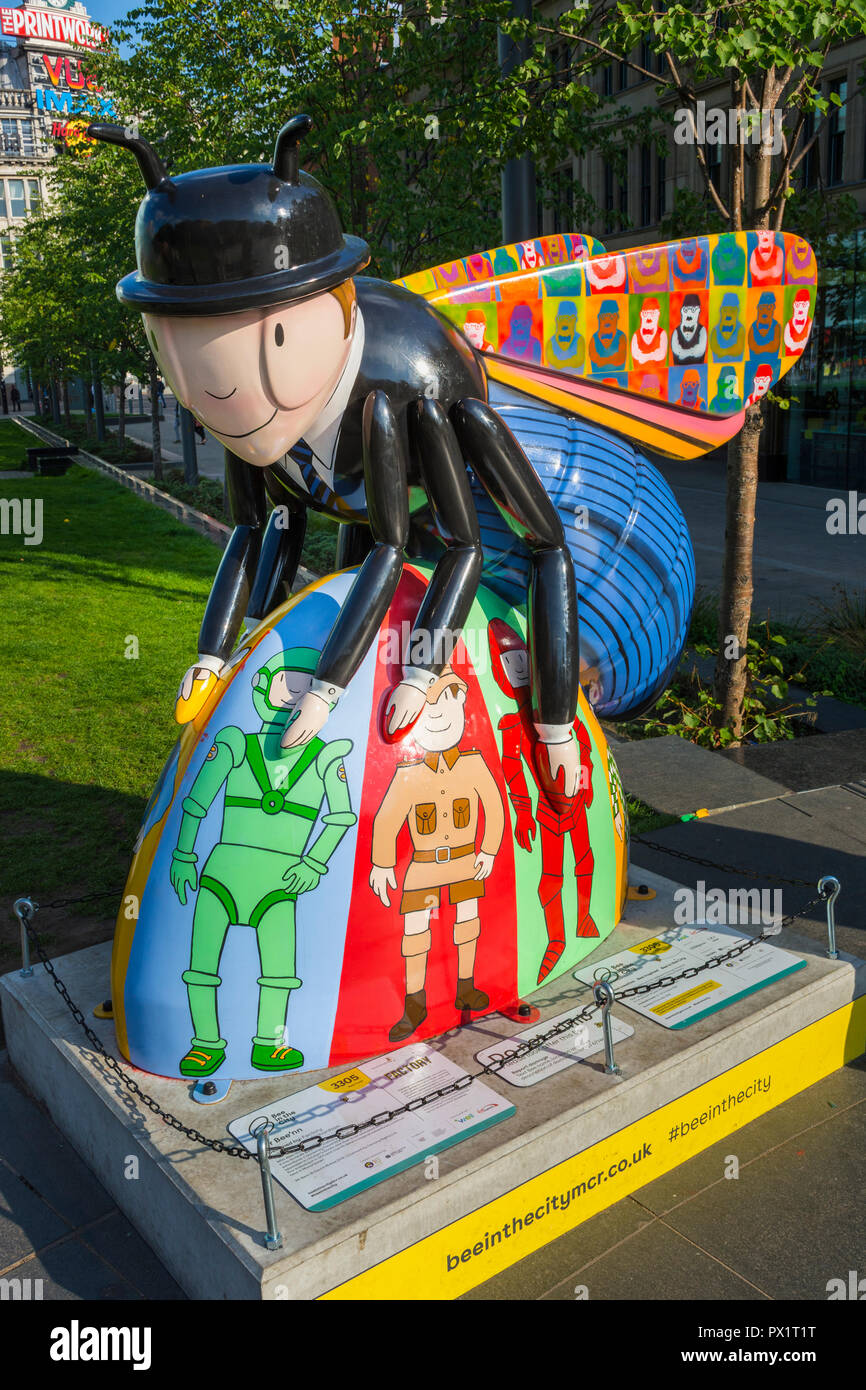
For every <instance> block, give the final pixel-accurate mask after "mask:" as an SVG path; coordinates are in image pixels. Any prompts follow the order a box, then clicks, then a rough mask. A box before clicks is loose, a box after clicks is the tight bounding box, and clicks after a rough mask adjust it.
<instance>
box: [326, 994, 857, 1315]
mask: <svg viewBox="0 0 866 1390" xmlns="http://www.w3.org/2000/svg"><path fill="white" fill-rule="evenodd" d="M864 1051H866V996H864V997H862V998H860V999H857V1000H856V1001H855V1002H854V1003H853V1004H846V1005H845V1006H844V1007H843V1008H841V1009H837V1010H836V1011H835V1013H832V1014H829V1015H828V1016H827V1017H826V1018H823V1019H820V1020H819V1021H818V1022H817V1023H812V1024H810V1025H809V1026H808V1027H807V1028H803V1029H801V1030H800V1031H799V1032H797V1033H795V1034H793V1036H792V1037H790V1038H785V1039H784V1040H783V1041H782V1042H779V1043H776V1044H775V1045H774V1046H772V1047H768V1048H766V1049H765V1050H764V1051H763V1052H759V1053H757V1054H756V1055H755V1056H754V1057H751V1058H750V1059H749V1060H748V1061H746V1062H742V1063H739V1064H738V1065H737V1066H735V1067H732V1068H731V1070H730V1071H727V1072H724V1073H722V1075H721V1076H718V1077H715V1078H714V1079H713V1080H712V1081H708V1082H705V1083H704V1084H703V1085H701V1086H698V1087H696V1088H695V1089H694V1090H693V1091H689V1092H688V1093H687V1094H686V1095H684V1096H681V1097H680V1098H679V1099H678V1100H674V1101H670V1102H669V1103H668V1104H667V1105H664V1106H662V1108H661V1109H660V1110H656V1111H654V1112H653V1113H652V1114H651V1115H647V1116H646V1117H645V1118H644V1119H642V1120H638V1121H636V1122H635V1123H634V1124H631V1125H628V1126H627V1127H626V1128H625V1129H622V1130H620V1131H619V1132H618V1133H616V1134H613V1135H611V1136H610V1137H609V1138H608V1139H603V1140H601V1141H600V1142H599V1143H597V1144H593V1145H592V1146H591V1147H590V1148H588V1149H585V1150H584V1151H583V1152H582V1153H579V1154H576V1155H575V1156H574V1157H573V1158H569V1159H566V1160H565V1161H564V1162H562V1163H559V1164H557V1165H556V1167H554V1168H550V1169H548V1171H547V1172H546V1173H542V1174H541V1175H540V1176H539V1177H537V1178H531V1179H530V1180H529V1181H528V1182H525V1183H521V1185H520V1186H519V1187H516V1188H514V1189H513V1191H511V1192H509V1193H507V1194H506V1195H505V1196H504V1197H498V1198H496V1199H495V1200H494V1201H492V1202H489V1203H487V1205H486V1206H483V1207H480V1208H479V1209H478V1210H477V1211H474V1212H472V1213H471V1214H470V1215H468V1216H464V1217H461V1218H460V1219H459V1220H457V1221H454V1222H452V1223H451V1224H450V1225H449V1226H446V1227H444V1228H443V1230H441V1231H437V1232H435V1233H434V1234H433V1235H430V1236H427V1237H426V1238H425V1239H424V1240H422V1241H419V1242H418V1243H417V1244H416V1245H412V1246H410V1247H409V1248H408V1249H407V1250H403V1251H401V1252H400V1253H399V1254H397V1255H393V1256H391V1257H390V1258H389V1259H387V1260H384V1261H383V1262H382V1263H381V1264H378V1265H376V1266H374V1268H372V1269H369V1270H367V1271H366V1272H365V1273H363V1274H359V1275H357V1277H355V1278H354V1279H350V1280H349V1281H348V1282H347V1283H345V1284H340V1285H339V1287H337V1288H335V1289H332V1290H331V1291H330V1292H329V1293H326V1294H323V1295H322V1298H324V1299H363V1300H376V1299H389V1300H406V1299H451V1298H457V1297H458V1296H459V1295H460V1294H462V1293H465V1292H466V1291H467V1290H468V1289H473V1288H476V1287H477V1285H479V1284H482V1283H484V1281H485V1280H486V1279H491V1278H492V1277H493V1276H494V1275H495V1274H499V1273H501V1272H502V1270H504V1269H508V1268H509V1267H510V1266H511V1265H513V1264H516V1263H517V1261H518V1260H522V1259H524V1258H525V1257H526V1256H527V1255H531V1254H532V1253H533V1251H535V1250H539V1249H541V1247H542V1246H544V1245H547V1244H548V1243H549V1242H550V1241H552V1240H556V1239H557V1237H558V1236H562V1235H565V1234H566V1232H568V1231H571V1230H573V1229H574V1228H575V1227H576V1226H579V1225H580V1224H581V1223H582V1222H583V1221H586V1220H588V1218H589V1217H591V1216H595V1215H596V1213H597V1212H600V1211H603V1210H604V1209H605V1208H606V1207H609V1206H612V1205H613V1204H614V1202H618V1201H619V1200H620V1199H621V1198H622V1197H627V1196H628V1195H629V1193H631V1192H635V1191H636V1190H637V1189H638V1188H640V1187H644V1186H646V1184H647V1183H648V1182H652V1181H653V1180H654V1179H655V1178H659V1177H661V1176H662V1175H663V1174H665V1173H668V1172H670V1171H671V1169H673V1168H677V1167H678V1166H679V1165H680V1164H681V1163H684V1162H685V1161H686V1159H689V1158H692V1157H693V1156H694V1155H695V1154H697V1153H700V1152H701V1151H702V1150H703V1149H706V1148H709V1147H710V1145H711V1144H714V1143H716V1141H717V1140H719V1139H724V1138H725V1137H726V1135H728V1134H732V1133H733V1132H734V1130H737V1129H740V1128H742V1126H743V1125H746V1124H748V1123H749V1122H750V1121H751V1120H754V1119H757V1117H758V1116H759V1115H764V1114H766V1113H767V1111H769V1110H772V1109H774V1108H775V1107H776V1106H777V1105H780V1104H781V1103H782V1102H783V1101H785V1100H788V1099H790V1097H791V1096H794V1095H797V1094H798V1092H800V1091H804V1090H805V1089H806V1088H807V1087H808V1086H812V1085H814V1084H815V1082H816V1081H820V1080H821V1079H822V1078H823V1077H825V1076H829V1075H830V1073H831V1072H834V1071H837V1070H838V1068H839V1067H842V1066H844V1065H845V1064H846V1063H847V1062H850V1061H853V1059H854V1058H855V1057H859V1056H860V1055H861V1053H863V1052H864ZM692 1123H694V1128H692ZM638 1155H640V1158H638ZM621 1165H624V1166H621ZM554 1198H555V1199H556V1201H555V1203H554V1200H553V1199H554ZM518 1223H519V1224H518ZM497 1233H498V1234H497ZM464 1256H466V1258H464Z"/></svg>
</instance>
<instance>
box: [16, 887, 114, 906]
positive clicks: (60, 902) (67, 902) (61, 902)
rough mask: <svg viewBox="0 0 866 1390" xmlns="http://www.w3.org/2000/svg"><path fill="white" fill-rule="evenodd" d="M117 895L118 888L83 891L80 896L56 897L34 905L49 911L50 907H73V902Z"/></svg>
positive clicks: (84, 901) (90, 900) (92, 900)
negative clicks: (94, 891)
mask: <svg viewBox="0 0 866 1390" xmlns="http://www.w3.org/2000/svg"><path fill="white" fill-rule="evenodd" d="M116 897H117V889H116V888H108V889H106V890H105V892H98V893H82V894H81V896H80V897H78V898H55V899H54V902H53V903H34V904H33V906H34V907H35V908H40V907H41V908H42V909H44V910H45V911H49V910H50V909H52V908H55V907H72V905H73V903H89V902H95V901H96V900H98V899H99V898H116Z"/></svg>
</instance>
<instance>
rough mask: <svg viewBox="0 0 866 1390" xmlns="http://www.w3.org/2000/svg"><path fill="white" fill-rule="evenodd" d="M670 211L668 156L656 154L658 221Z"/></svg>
mask: <svg viewBox="0 0 866 1390" xmlns="http://www.w3.org/2000/svg"><path fill="white" fill-rule="evenodd" d="M667 211H668V157H667V155H666V154H660V155H657V156H656V222H661V220H662V218H663V217H664V216H665V214H666V212H667Z"/></svg>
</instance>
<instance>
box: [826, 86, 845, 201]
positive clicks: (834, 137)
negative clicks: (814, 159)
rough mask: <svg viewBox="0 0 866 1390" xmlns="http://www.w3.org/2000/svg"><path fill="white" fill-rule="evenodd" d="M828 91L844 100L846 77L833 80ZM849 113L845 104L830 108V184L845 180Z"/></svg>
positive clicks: (828, 179)
mask: <svg viewBox="0 0 866 1390" xmlns="http://www.w3.org/2000/svg"><path fill="white" fill-rule="evenodd" d="M828 93H829V95H830V96H834V95H836V96H838V97H839V98H840V100H841V101H843V102H844V101H845V99H846V97H847V95H848V83H847V82H846V80H845V78H844V77H837V78H836V80H835V82H831V83H830V85H829V88H828ZM847 114H848V112H847V108H846V107H845V106H832V107H831V108H830V122H829V125H828V128H827V182H828V183H829V184H834V183H843V182H844V175H845V124H846V120H845V118H846V116H847Z"/></svg>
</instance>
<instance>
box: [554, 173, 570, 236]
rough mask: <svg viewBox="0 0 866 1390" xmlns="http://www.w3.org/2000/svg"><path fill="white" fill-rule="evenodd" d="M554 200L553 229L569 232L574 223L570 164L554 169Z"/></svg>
mask: <svg viewBox="0 0 866 1390" xmlns="http://www.w3.org/2000/svg"><path fill="white" fill-rule="evenodd" d="M554 187H555V189H556V202H555V204H554V207H553V230H554V231H555V232H570V231H571V229H572V226H573V225H574V179H573V178H572V174H571V166H570V165H566V166H565V168H563V169H558V170H557V171H556V182H555V184H554Z"/></svg>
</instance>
